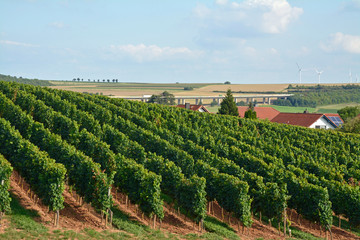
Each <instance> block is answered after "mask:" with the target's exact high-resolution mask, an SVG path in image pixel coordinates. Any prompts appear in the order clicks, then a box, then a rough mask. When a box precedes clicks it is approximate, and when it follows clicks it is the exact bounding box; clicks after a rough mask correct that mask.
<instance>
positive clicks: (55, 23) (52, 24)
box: [49, 22, 65, 28]
mask: <svg viewBox="0 0 360 240" xmlns="http://www.w3.org/2000/svg"><path fill="white" fill-rule="evenodd" d="M49 25H50V26H51V27H54V28H64V27H65V25H64V23H62V22H52V23H50V24H49Z"/></svg>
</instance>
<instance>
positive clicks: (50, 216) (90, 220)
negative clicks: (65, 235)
mask: <svg viewBox="0 0 360 240" xmlns="http://www.w3.org/2000/svg"><path fill="white" fill-rule="evenodd" d="M10 191H11V192H12V194H13V195H15V196H16V197H17V198H18V199H19V202H20V204H21V205H22V206H23V207H24V208H25V209H28V210H33V211H36V212H37V213H38V214H39V217H37V218H36V219H35V220H36V221H37V222H39V223H41V224H44V225H45V226H46V227H48V228H49V230H54V229H63V230H70V229H71V230H73V231H76V232H80V231H81V230H83V229H85V228H91V229H94V230H97V231H102V230H108V231H114V232H123V231H121V230H116V229H115V228H113V227H110V226H107V227H106V226H105V221H104V220H102V219H101V215H100V214H99V213H97V212H95V210H94V209H93V208H92V207H91V206H90V205H88V204H81V205H80V203H79V196H78V195H77V194H76V193H74V192H72V193H70V192H69V188H68V187H66V190H65V191H64V198H65V201H64V205H65V208H64V209H62V210H61V211H60V223H59V226H58V227H55V226H54V213H53V212H49V211H48V208H47V207H46V206H45V205H43V204H42V203H41V201H40V200H37V199H36V197H35V198H34V196H33V195H32V194H31V193H30V192H29V185H28V184H27V183H25V182H22V181H20V177H19V175H18V173H17V172H16V171H14V172H13V174H12V176H11V189H10ZM112 194H113V197H114V204H115V205H116V206H117V207H118V208H119V210H121V211H122V212H124V213H126V214H127V215H129V217H130V220H135V221H137V222H139V223H141V224H144V225H148V226H150V227H152V226H153V220H152V219H149V218H148V217H146V216H143V214H142V213H141V212H140V211H139V210H138V206H136V205H134V204H132V203H130V202H129V201H126V195H124V194H122V193H118V192H115V191H113V192H112ZM34 199H35V200H34ZM126 203H127V204H126ZM212 206H213V207H212V208H213V209H212V210H211V212H208V214H209V216H212V217H215V218H217V219H218V220H220V221H223V222H226V223H227V224H229V214H228V213H226V211H223V213H224V218H223V216H222V210H221V207H220V206H219V205H218V204H217V203H216V202H213V204H212ZM164 213H165V217H164V219H163V220H162V222H161V223H160V221H159V220H157V221H156V228H157V229H159V228H160V229H161V230H162V231H165V232H170V233H173V234H179V235H186V234H189V233H195V234H202V233H204V232H205V231H202V232H200V231H199V230H198V226H197V225H196V224H195V223H194V222H193V221H191V220H190V219H189V218H186V217H185V216H184V215H182V214H178V212H177V210H176V209H174V208H172V207H171V206H169V205H168V204H164ZM287 214H288V216H289V217H290V218H291V226H293V227H296V228H298V229H300V230H301V231H303V232H307V233H311V234H312V235H314V236H316V237H323V238H324V237H325V235H324V234H325V233H324V232H320V228H319V226H318V225H316V224H314V223H311V222H309V221H307V220H305V219H302V218H301V217H300V216H299V215H298V214H297V213H296V212H295V211H294V210H289V211H288V212H287ZM230 222H231V223H230V224H229V225H230V226H231V227H232V228H233V229H234V230H235V231H236V232H237V234H238V235H239V236H240V238H241V239H246V240H248V239H249V240H250V239H257V238H264V239H284V237H283V235H282V233H280V235H279V232H278V230H277V229H276V228H274V227H270V226H269V224H265V223H260V221H258V220H256V219H254V223H253V225H252V227H251V228H249V229H243V228H242V227H241V226H240V227H239V224H238V221H237V219H235V218H233V217H230ZM9 225H10V224H9V222H8V221H7V220H6V219H4V220H3V222H2V228H1V230H0V234H1V233H2V232H3V231H4V229H6V228H7V227H9ZM332 236H333V239H334V240H335V239H339V240H345V239H360V237H358V236H356V235H354V234H352V233H350V232H347V231H345V230H343V229H340V228H338V227H334V226H333V227H332Z"/></svg>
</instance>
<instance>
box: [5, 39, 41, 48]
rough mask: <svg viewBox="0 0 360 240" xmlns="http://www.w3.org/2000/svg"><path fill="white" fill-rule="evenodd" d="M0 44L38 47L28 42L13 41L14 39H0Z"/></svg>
mask: <svg viewBox="0 0 360 240" xmlns="http://www.w3.org/2000/svg"><path fill="white" fill-rule="evenodd" d="M0 44H3V45H13V46H20V47H38V46H37V45H33V44H29V43H22V42H15V41H9V40H0Z"/></svg>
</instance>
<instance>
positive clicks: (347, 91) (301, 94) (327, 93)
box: [273, 84, 360, 107]
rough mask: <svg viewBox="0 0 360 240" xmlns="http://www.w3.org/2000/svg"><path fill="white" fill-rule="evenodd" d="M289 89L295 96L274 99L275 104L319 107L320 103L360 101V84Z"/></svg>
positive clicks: (290, 86) (292, 87)
mask: <svg viewBox="0 0 360 240" xmlns="http://www.w3.org/2000/svg"><path fill="white" fill-rule="evenodd" d="M288 91H289V92H290V93H293V94H294V95H293V96H290V97H288V98H287V99H278V100H274V101H273V104H274V105H280V106H293V107H317V106H319V105H329V104H340V103H350V102H358V103H360V86H359V85H350V84H348V85H340V86H323V85H316V86H295V87H294V86H292V85H289V87H288Z"/></svg>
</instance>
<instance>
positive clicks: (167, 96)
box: [147, 91, 175, 105]
mask: <svg viewBox="0 0 360 240" xmlns="http://www.w3.org/2000/svg"><path fill="white" fill-rule="evenodd" d="M147 102H148V103H158V104H164V105H175V97H174V95H173V94H171V93H169V92H168V91H165V92H163V93H161V94H159V95H155V94H153V95H152V96H151V97H150V99H149V100H148V101H147Z"/></svg>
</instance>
